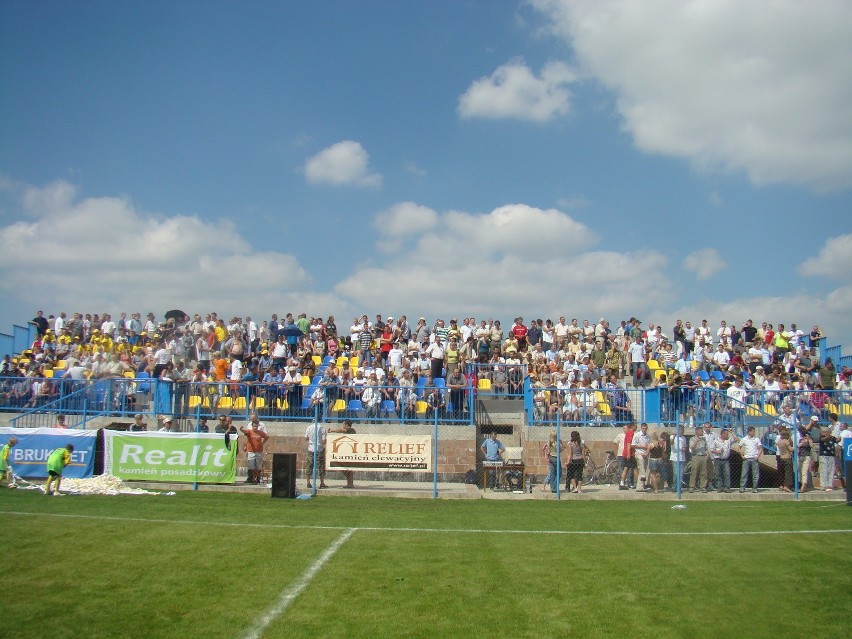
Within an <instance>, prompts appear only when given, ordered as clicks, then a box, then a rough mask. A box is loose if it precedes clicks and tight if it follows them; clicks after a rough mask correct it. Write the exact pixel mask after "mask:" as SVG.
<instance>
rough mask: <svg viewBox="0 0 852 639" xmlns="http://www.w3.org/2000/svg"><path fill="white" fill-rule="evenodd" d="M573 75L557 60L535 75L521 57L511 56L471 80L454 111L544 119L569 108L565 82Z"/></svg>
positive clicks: (573, 77) (493, 117) (544, 120)
mask: <svg viewBox="0 0 852 639" xmlns="http://www.w3.org/2000/svg"><path fill="white" fill-rule="evenodd" d="M575 79H576V77H575V74H574V72H573V71H572V70H571V69H570V68H569V67H568V66H567V65H565V64H563V63H561V62H550V63H548V64H547V65H545V66H544V68H543V69H542V70H541V75H540V76H539V77H536V76H535V74H534V73H533V71H532V70H531V69H530V68H529V67H528V66H526V64H524V62H523V61H522V60H514V61H511V62H509V63H508V64H505V65H503V66H501V67H498V68H497V70H495V71H494V73H492V74H491V76H490V77H484V78H480V79H479V80H476V81H475V82H473V84H471V85H470V86H469V87H468V89H467V91H465V92H464V94H462V96H461V97H460V98H459V106H458V112H459V115H460V116H461V117H463V118H476V117H479V118H490V119H501V118H516V119H519V120H528V121H532V122H547V121H548V120H552V119H553V118H555V117H557V116H563V115H566V114H567V113H568V111H569V110H570V93H569V91H568V88H567V86H568V85H569V84H570V83H571V82H573V81H574V80H575Z"/></svg>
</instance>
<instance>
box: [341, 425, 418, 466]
mask: <svg viewBox="0 0 852 639" xmlns="http://www.w3.org/2000/svg"><path fill="white" fill-rule="evenodd" d="M325 465H326V468H327V469H328V470H368V471H369V470H372V471H384V472H388V471H389V472H400V473H401V472H412V471H418V472H419V471H424V472H429V471H431V470H432V438H431V437H430V436H428V435H416V436H401V435H356V434H349V433H339V434H338V433H329V434H328V441H327V442H326V451H325Z"/></svg>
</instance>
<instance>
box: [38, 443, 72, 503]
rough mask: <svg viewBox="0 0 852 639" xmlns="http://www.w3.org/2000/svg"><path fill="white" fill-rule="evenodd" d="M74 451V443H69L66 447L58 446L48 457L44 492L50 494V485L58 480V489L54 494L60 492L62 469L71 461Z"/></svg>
mask: <svg viewBox="0 0 852 639" xmlns="http://www.w3.org/2000/svg"><path fill="white" fill-rule="evenodd" d="M73 452H74V444H68V445H67V446H66V447H65V448H57V449H56V450H54V451H53V452H52V453H50V457H48V458H47V483H46V484H45V485H44V494H45V495H49V494H50V485H51V484H52V483H53V481H54V480H56V490H55V491H54V493H53V494H55V495H58V494H59V484H61V483H62V471H63V470H65V467H66V466H67V465H68V464H70V463H71V453H73Z"/></svg>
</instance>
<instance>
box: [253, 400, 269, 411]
mask: <svg viewBox="0 0 852 639" xmlns="http://www.w3.org/2000/svg"><path fill="white" fill-rule="evenodd" d="M252 401H253V402H254V409H255V410H260V409H261V408H266V399H265V398H263V397H255V398H254V400H252Z"/></svg>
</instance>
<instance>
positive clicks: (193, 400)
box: [189, 395, 201, 408]
mask: <svg viewBox="0 0 852 639" xmlns="http://www.w3.org/2000/svg"><path fill="white" fill-rule="evenodd" d="M200 403H201V395H190V396H189V407H190V408H195V407H196V406H198V405H199V404H200Z"/></svg>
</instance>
